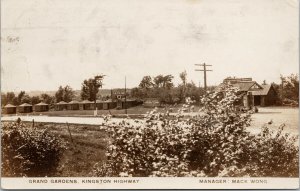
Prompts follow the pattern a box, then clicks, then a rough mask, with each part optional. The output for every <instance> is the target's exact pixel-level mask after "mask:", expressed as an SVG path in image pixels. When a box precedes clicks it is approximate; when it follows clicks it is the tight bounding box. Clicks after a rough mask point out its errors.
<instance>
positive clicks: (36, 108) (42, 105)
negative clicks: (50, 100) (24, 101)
mask: <svg viewBox="0 0 300 191" xmlns="http://www.w3.org/2000/svg"><path fill="white" fill-rule="evenodd" d="M48 110H49V105H48V104H46V103H43V102H40V103H38V104H35V105H34V111H36V112H43V111H48Z"/></svg>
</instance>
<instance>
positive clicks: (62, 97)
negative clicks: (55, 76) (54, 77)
mask: <svg viewBox="0 0 300 191" xmlns="http://www.w3.org/2000/svg"><path fill="white" fill-rule="evenodd" d="M73 98H74V91H73V89H72V88H71V87H70V86H68V85H67V86H65V87H62V86H59V88H58V90H57V92H56V93H55V99H56V102H60V101H65V102H70V101H72V99H73Z"/></svg>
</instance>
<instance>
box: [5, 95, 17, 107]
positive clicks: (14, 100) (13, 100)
mask: <svg viewBox="0 0 300 191" xmlns="http://www.w3.org/2000/svg"><path fill="white" fill-rule="evenodd" d="M1 104H2V106H4V105H6V104H14V105H18V101H17V98H16V96H15V93H14V92H7V93H6V94H1Z"/></svg>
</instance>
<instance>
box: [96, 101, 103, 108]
mask: <svg viewBox="0 0 300 191" xmlns="http://www.w3.org/2000/svg"><path fill="white" fill-rule="evenodd" d="M103 104H104V101H102V100H96V107H97V109H98V110H101V109H103Z"/></svg>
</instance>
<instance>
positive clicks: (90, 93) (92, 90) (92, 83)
mask: <svg viewBox="0 0 300 191" xmlns="http://www.w3.org/2000/svg"><path fill="white" fill-rule="evenodd" d="M104 76H105V75H97V76H95V77H94V78H90V79H87V80H84V81H83V83H82V86H81V93H80V96H81V99H83V100H86V99H87V100H89V101H95V102H96V99H97V93H98V92H99V88H102V86H103V82H102V81H103V79H104Z"/></svg>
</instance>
